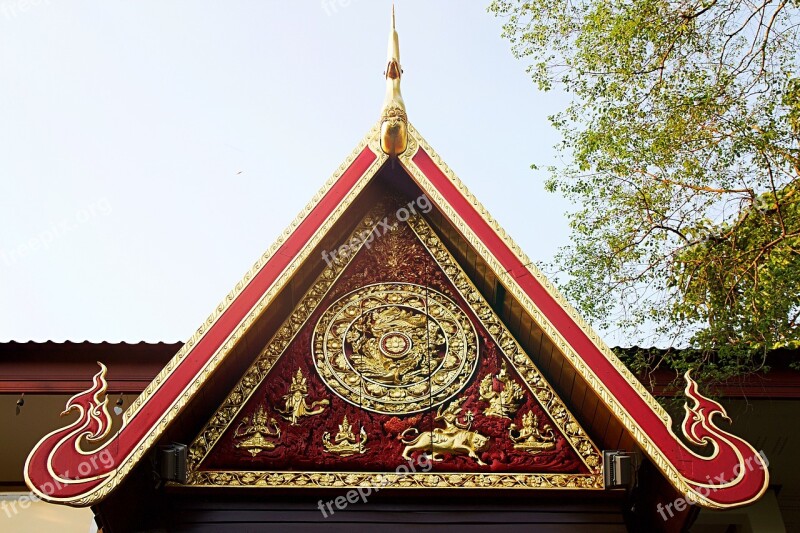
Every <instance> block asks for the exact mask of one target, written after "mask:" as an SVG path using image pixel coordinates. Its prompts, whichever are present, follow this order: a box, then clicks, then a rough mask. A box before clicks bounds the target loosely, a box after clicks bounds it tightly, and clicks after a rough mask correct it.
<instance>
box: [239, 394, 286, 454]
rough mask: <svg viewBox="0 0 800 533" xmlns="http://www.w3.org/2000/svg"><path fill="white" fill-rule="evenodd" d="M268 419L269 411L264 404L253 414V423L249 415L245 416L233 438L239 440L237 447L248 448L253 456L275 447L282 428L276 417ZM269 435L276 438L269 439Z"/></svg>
mask: <svg viewBox="0 0 800 533" xmlns="http://www.w3.org/2000/svg"><path fill="white" fill-rule="evenodd" d="M267 419H268V417H267V411H266V410H265V409H264V407H263V406H260V407H259V408H258V411H256V412H255V413H254V414H253V421H252V423H251V422H250V420H249V418H248V417H245V418H244V419H243V420H242V422H241V423H240V424H239V427H238V428H236V431H235V432H234V434H233V438H234V439H235V440H238V441H239V442H237V443H236V447H237V448H243V449H245V450H247V451H248V452H250V455H252V456H253V457H255V456H256V455H258V454H259V453H261V452H263V451H267V450H272V449H273V448H275V446H276V445H277V444H278V442H279V441H280V438H281V428H279V427H278V423H277V422H276V421H275V419H274V418H269V422H267ZM242 427H244V430H243V429H242ZM267 437H273V438H275V439H276V440H269V439H268V438H267Z"/></svg>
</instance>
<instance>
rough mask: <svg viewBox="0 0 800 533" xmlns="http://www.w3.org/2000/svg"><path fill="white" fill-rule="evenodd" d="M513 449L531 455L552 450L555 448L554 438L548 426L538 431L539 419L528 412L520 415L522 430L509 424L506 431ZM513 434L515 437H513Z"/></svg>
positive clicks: (551, 429) (531, 412)
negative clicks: (512, 443)
mask: <svg viewBox="0 0 800 533" xmlns="http://www.w3.org/2000/svg"><path fill="white" fill-rule="evenodd" d="M508 433H509V435H510V436H511V440H512V441H513V442H514V448H516V449H517V450H525V451H527V452H530V453H532V454H537V453H539V452H544V451H548V450H552V449H553V448H555V447H556V436H555V433H553V428H552V427H551V426H550V424H545V425H544V427H543V428H542V429H541V430H540V429H539V417H538V416H537V415H535V414H533V411H528V412H527V413H525V414H524V415H522V429H518V428H517V426H516V424H511V427H509V429H508ZM514 433H516V434H517V435H516V436H514Z"/></svg>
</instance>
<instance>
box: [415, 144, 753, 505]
mask: <svg viewBox="0 0 800 533" xmlns="http://www.w3.org/2000/svg"><path fill="white" fill-rule="evenodd" d="M413 162H414V164H416V165H417V167H418V168H419V169H420V170H421V171H422V173H423V174H424V175H425V177H426V178H427V179H428V180H429V181H430V182H431V183H432V185H433V187H434V188H435V189H436V190H438V192H439V193H440V194H441V195H442V196H443V197H444V199H445V201H446V202H447V203H448V204H450V206H451V207H452V208H453V209H454V210H455V211H456V212H457V213H458V215H459V216H460V217H461V218H462V219H463V220H464V222H466V224H467V225H468V226H469V227H470V229H471V230H472V231H473V232H474V233H475V234H476V235H477V236H478V238H479V239H480V240H481V241H482V242H483V243H484V245H485V246H486V247H487V248H488V249H489V251H490V252H491V253H492V255H494V257H495V258H496V259H497V260H498V261H499V262H500V264H501V266H502V268H504V269H505V270H506V271H507V272H508V273H510V274H511V275H512V276H513V277H514V278H515V279H516V282H517V283H518V284H519V286H520V287H521V288H522V290H524V291H525V293H526V294H527V295H528V297H530V299H531V300H532V301H533V302H534V303H535V304H536V306H537V307H538V308H539V309H540V310H541V312H542V313H543V314H544V315H545V316H546V317H547V318H548V319H549V320H550V322H551V323H552V324H553V326H554V327H555V328H556V329H557V330H558V332H559V333H560V334H561V335H562V336H563V337H564V338H565V339H566V340H567V341H568V342H569V343H570V345H571V346H572V348H573V349H574V350H575V352H577V354H578V355H579V357H581V358H582V359H583V361H584V362H585V363H586V365H587V366H588V367H589V368H591V369H592V371H593V372H594V374H595V375H596V376H597V377H598V378H599V379H600V381H601V382H602V383H603V386H604V387H605V388H606V389H607V390H608V391H611V392H612V393H613V395H614V396H615V397H616V398H617V400H618V402H619V403H620V404H621V405H622V406H624V407H625V409H626V410H627V411H628V412H629V413H630V415H631V416H632V417H633V418H634V420H636V422H637V423H638V424H639V426H640V427H641V428H642V429H643V430H644V432H645V433H646V434H647V436H648V438H649V439H651V440H652V441H653V442H655V443H656V445H657V446H658V447H659V448H660V449H661V451H662V452H663V453H664V455H665V456H666V457H667V458H668V460H669V461H670V462H671V463H672V464H673V465H674V466H675V468H676V469H677V470H678V471H679V472H680V473H681V474H682V475H683V476H684V477H685V478H686V479H687V480H689V481H695V482H697V483H707V482H708V481H707V479H706V477H707V476H708V477H710V478H711V479H712V480H713V479H714V476H718V475H722V476H725V478H726V479H727V478H730V477H731V476H732V475H733V473H732V469H733V468H734V466H735V465H737V464H739V459H738V457H737V452H739V453H740V454H742V455H752V451H751V448H750V446H749V445H747V443H745V442H744V441H739V442H737V443H735V444H734V446H732V447H727V446H725V447H723V448H721V449H720V452H719V454H718V455H717V457H716V458H715V460H713V461H709V460H702V459H698V458H697V457H695V456H693V455H691V454H689V453H687V450H686V448H685V447H684V446H682V445H681V443H680V442H679V441H678V440H677V439H676V438H675V436H674V435H673V434H671V433H670V431H669V429H668V428H667V427H666V426H665V424H664V422H663V421H662V420H661V419H660V418H659V417H658V415H657V414H656V413H655V411H653V410H652V409H651V408H650V406H649V405H648V404H647V403H646V402H645V401H644V399H643V398H642V397H641V396H639V394H638V392H637V391H636V390H635V389H634V388H633V386H632V385H631V384H630V383H629V382H628V380H627V379H626V378H625V377H624V376H623V375H622V374H620V372H619V371H617V369H616V368H615V367H614V365H613V364H612V363H611V362H610V361H609V360H608V359H607V358H606V356H605V355H604V354H603V352H602V351H600V350H599V349H598V348H597V346H595V345H594V343H593V342H592V340H591V339H590V338H589V337H588V336H587V335H586V333H584V331H583V330H582V329H581V328H580V327H579V326H578V325H577V324H576V323H575V321H574V320H573V319H572V317H570V316H569V314H567V312H566V311H565V310H564V308H563V307H562V306H561V304H559V303H558V302H557V301H556V300H555V299H554V298H553V297H552V296H551V295H550V293H549V292H548V291H547V290H546V289H545V288H544V287H543V286H542V285H541V284H540V283H539V281H538V280H536V278H534V277H533V276H532V275H531V274H530V272H529V271H528V268H527V266H526V265H524V264H522V262H521V261H520V260H519V259H518V258H517V256H516V254H515V253H514V252H513V251H512V250H511V249H510V248H509V247H508V246H507V245H506V243H505V242H504V241H503V240H502V239H501V238H500V237H499V236H498V235H497V233H496V232H495V231H494V229H493V228H492V227H491V226H489V225H488V224H487V223H486V221H485V220H484V218H483V217H482V216H481V214H480V213H479V212H478V211H477V209H476V208H475V206H474V205H473V204H472V203H471V202H470V201H469V200H467V199H466V198H465V197H464V195H463V194H461V192H460V191H459V190H458V189H457V188H456V186H455V185H454V184H453V183H452V182H451V181H450V180H449V179H448V178H447V176H446V175H445V174H444V173H443V172H442V171H441V170H440V169H439V167H438V166H437V165H436V164H435V163H434V161H433V159H432V158H431V156H430V155H429V154H428V153H427V152H426V151H425V150H424V149H423V148H421V147H420V149H419V150H418V151H417V153H416V154H415V155H414V157H413ZM418 185H420V186H422V184H419V183H418ZM423 190H424V187H423ZM439 207H440V208H441V206H439ZM709 416H710V413H709ZM758 472H760V474H761V475H759V473H758ZM758 472H753V474H754V475H749V476H745V478H744V479H743V480H742V481H741V482H740V483H738V484H736V485H735V486H734V487H733V488H732V489H725V490H722V489H720V490H717V491H716V492H714V493H713V501H716V502H717V503H719V504H722V505H727V504H736V503H741V502H746V501H749V500H750V499H752V498H755V497H757V496H758V495H759V494H760V493H761V492H762V491H763V488H764V487H765V482H766V475H765V473H764V472H763V471H758Z"/></svg>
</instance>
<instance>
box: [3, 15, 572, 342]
mask: <svg viewBox="0 0 800 533" xmlns="http://www.w3.org/2000/svg"><path fill="white" fill-rule="evenodd" d="M487 3H488V1H475V0H468V1H465V0H449V1H444V0H436V1H431V0H398V1H397V2H396V5H397V27H398V32H399V34H400V45H401V60H402V65H403V69H404V78H403V96H404V99H405V102H406V106H407V108H408V113H409V119H410V120H411V121H412V122H413V123H414V125H415V126H416V127H417V128H418V129H419V130H420V132H421V133H422V134H423V135H424V136H425V137H426V139H427V140H428V141H429V142H430V143H431V144H432V145H433V147H434V148H435V149H436V150H437V151H438V152H439V153H440V155H442V157H443V158H444V159H445V161H447V163H448V165H449V166H450V167H451V168H452V169H453V170H454V171H455V172H456V173H457V174H458V175H459V177H460V178H461V179H462V180H463V181H464V182H465V183H466V184H467V186H468V187H469V188H470V189H471V191H472V192H473V193H474V194H475V195H476V196H477V197H478V198H479V199H480V200H481V201H482V202H483V204H484V205H485V206H486V207H487V208H488V209H489V210H490V211H491V212H492V214H493V215H494V216H495V218H497V219H498V221H499V222H500V223H501V224H502V225H503V226H504V227H505V229H506V230H507V231H508V232H509V233H510V234H511V235H512V237H514V238H515V239H516V240H517V242H518V243H519V244H520V245H521V246H522V248H523V249H524V250H525V251H526V252H527V254H528V255H529V256H530V257H531V258H532V259H534V260H548V259H550V258H551V257H552V255H553V253H554V252H555V251H556V249H557V248H558V246H561V245H563V244H566V242H567V239H568V228H567V222H566V219H565V217H564V212H565V211H566V210H567V209H568V207H569V206H568V205H567V204H566V202H564V201H563V200H562V199H560V198H559V197H557V196H554V195H551V194H549V193H546V192H544V190H543V185H542V184H543V180H544V178H545V174H544V172H543V171H533V170H531V169H530V164H531V163H537V164H542V165H546V164H549V163H552V162H554V161H557V154H556V152H555V150H554V149H553V145H554V144H555V143H556V142H557V141H558V139H557V137H556V135H555V133H554V131H553V130H552V128H551V127H550V125H549V123H548V121H547V116H548V115H549V114H552V113H553V112H554V111H556V110H557V109H559V108H561V107H563V106H564V105H565V104H566V100H565V97H564V95H561V94H558V93H557V92H552V93H540V92H538V91H537V90H536V88H535V87H534V85H533V83H532V82H531V81H530V79H529V77H528V75H527V74H526V73H525V64H524V63H522V62H519V61H517V60H515V59H514V58H513V57H512V55H511V52H510V48H509V44H508V43H507V42H506V41H504V40H502V39H501V38H500V33H501V21H500V20H498V19H496V18H494V17H493V16H492V15H490V14H488V13H487V12H486V5H487ZM390 6H391V2H389V1H388V0H386V1H384V0H379V1H378V0H325V1H323V0H280V1H278V0H273V1H254V0H253V1H225V2H210V1H200V0H191V1H164V0H161V1H151V0H135V1H132V0H131V1H125V2H123V1H119V0H102V1H101V0H93V1H89V0H85V1H78V0H71V1H69V2H57V1H55V0H0V303H2V306H1V307H0V340H10V339H14V340H39V341H41V340H48V339H49V340H57V341H63V340H66V339H70V340H76V341H80V340H91V341H102V340H107V341H114V342H117V341H123V340H124V341H129V342H137V341H140V340H146V341H169V342H172V341H177V340H185V339H186V338H188V337H189V336H190V335H191V334H192V333H193V332H194V331H195V329H196V328H197V327H198V326H199V325H200V324H201V323H202V322H203V320H204V319H205V318H206V317H207V316H208V315H209V314H210V312H211V311H212V309H213V308H214V307H215V306H216V305H217V304H218V303H219V302H220V301H221V300H222V298H223V297H224V296H225V295H226V294H227V293H228V291H230V289H231V288H232V287H233V286H234V285H235V284H236V282H238V281H239V279H240V278H241V277H242V275H243V274H244V273H245V272H246V271H247V270H248V269H249V268H250V266H251V265H252V264H253V262H254V261H255V260H256V259H257V258H258V257H259V256H260V255H261V254H262V253H263V252H264V251H265V250H266V249H267V248H268V247H269V246H270V244H271V243H272V242H273V241H274V240H275V238H276V237H277V236H278V234H279V233H280V232H281V231H283V229H284V228H285V227H286V226H287V225H288V224H289V222H291V220H292V219H293V218H294V217H295V216H296V214H297V213H298V212H299V211H300V210H301V209H302V208H303V207H304V206H305V205H306V203H307V202H308V201H309V200H310V198H311V196H312V195H313V194H314V193H315V192H316V191H317V190H318V189H319V187H320V186H321V185H322V183H323V182H324V181H325V180H326V179H327V178H328V177H329V176H330V175H331V174H332V173H333V171H334V170H335V169H336V168H337V167H338V166H339V164H340V163H341V162H342V160H343V159H344V158H345V157H346V156H347V155H348V154H349V153H350V152H351V151H352V149H353V148H354V147H355V145H356V144H357V143H358V142H359V141H360V140H361V138H362V137H363V136H364V135H365V134H366V132H367V131H368V130H369V128H370V127H371V126H372V125H373V124H374V123H375V122H376V121H377V119H378V115H379V111H380V107H381V103H382V101H383V96H384V80H383V76H382V72H383V68H384V65H385V59H386V41H387V38H388V29H389V13H390Z"/></svg>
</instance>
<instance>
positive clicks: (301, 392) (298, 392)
mask: <svg viewBox="0 0 800 533" xmlns="http://www.w3.org/2000/svg"><path fill="white" fill-rule="evenodd" d="M306 396H308V385H307V383H306V378H305V376H304V375H303V373H302V372H301V371H300V369H299V368H298V369H297V374H295V376H294V377H293V378H292V385H291V387H289V394H286V395H285V396H284V397H283V399H284V400H285V401H286V407H285V408H284V409H278V408H276V409H275V410H276V411H278V412H279V413H280V414H281V416H282V417H283V418H285V419H286V420H289V421H290V422H291V424H292V425H293V426H296V425H297V421H298V420H299V419H301V418H303V417H304V416H313V415H318V414H320V413H321V412H322V411H324V410H325V407H327V406H328V405H329V404H330V403H331V402H330V401H328V400H326V399H322V400H319V401H316V402H313V403H312V404H311V405H308V404H307V403H306Z"/></svg>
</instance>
